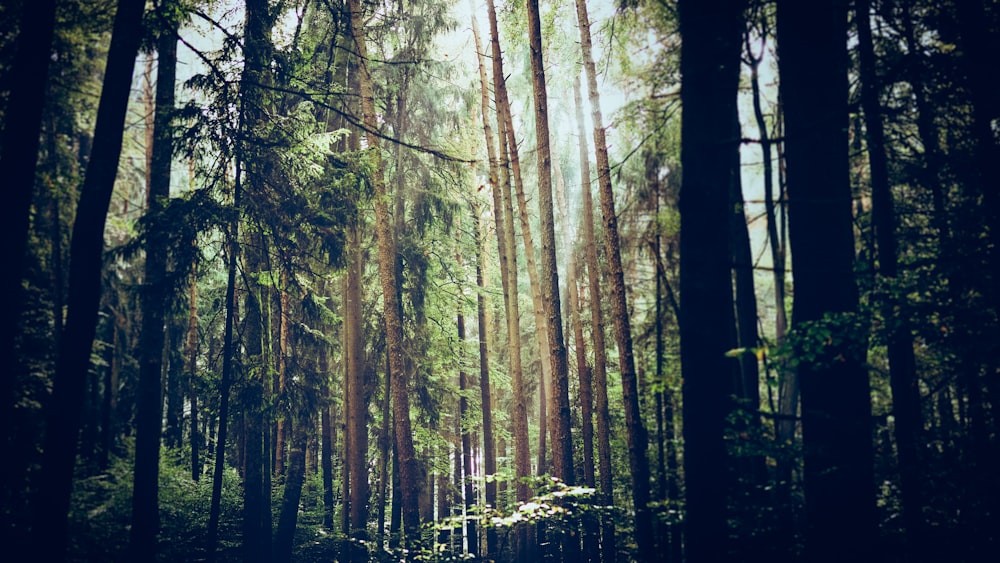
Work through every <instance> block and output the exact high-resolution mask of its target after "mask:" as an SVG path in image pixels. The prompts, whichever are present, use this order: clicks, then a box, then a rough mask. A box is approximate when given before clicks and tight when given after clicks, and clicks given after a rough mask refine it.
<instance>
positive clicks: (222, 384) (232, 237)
mask: <svg viewBox="0 0 1000 563" xmlns="http://www.w3.org/2000/svg"><path fill="white" fill-rule="evenodd" d="M241 176H242V166H241V165H240V163H239V161H238V160H237V163H236V179H235V184H234V186H233V208H234V209H235V210H236V212H237V218H235V219H233V221H232V222H231V223H230V225H229V230H228V232H227V233H226V247H227V251H228V254H229V256H228V264H227V266H226V271H227V278H226V323H225V328H224V332H223V345H222V374H221V376H220V381H219V422H218V428H217V430H216V434H215V467H214V469H213V472H212V500H211V505H210V508H209V516H208V532H207V540H206V549H205V552H206V553H207V558H208V560H209V561H210V562H212V561H215V555H216V554H215V549H216V545H217V543H218V536H219V518H220V516H221V514H222V474H223V471H224V470H225V467H226V465H225V464H226V461H225V457H226V439H227V437H228V436H227V433H228V428H229V388H230V386H231V385H232V372H233V357H234V356H235V353H236V342H235V340H234V334H233V322H234V320H235V317H236V268H237V265H238V264H239V253H240V249H239V242H238V241H239V226H240V220H239V216H238V213H239V211H240V210H241V206H242V199H243V194H242V191H243V190H242V186H241V180H242V177H241ZM209 356H211V354H209Z"/></svg>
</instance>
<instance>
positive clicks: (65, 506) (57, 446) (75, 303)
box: [3, 0, 145, 561]
mask: <svg viewBox="0 0 1000 563" xmlns="http://www.w3.org/2000/svg"><path fill="white" fill-rule="evenodd" d="M144 5H145V3H144V2H142V1H140V0H121V1H120V2H119V5H118V10H117V12H116V14H115V21H114V28H113V30H112V35H111V46H110V47H109V50H108V62H107V66H106V67H105V74H104V84H103V87H102V89H101V100H100V102H99V105H98V109H97V123H96V127H95V130H94V146H93V149H92V151H91V157H90V165H89V166H88V167H87V172H86V176H85V178H84V181H83V188H82V190H81V193H80V201H79V203H78V205H77V211H76V221H75V222H74V224H73V238H72V243H71V246H70V269H69V284H68V288H69V295H68V299H67V307H68V314H67V318H66V330H65V332H64V333H63V340H62V347H61V348H60V350H59V358H58V360H57V362H56V372H55V376H54V377H53V382H52V396H51V397H50V398H49V400H48V403H47V404H46V406H45V413H46V414H45V417H46V424H45V429H46V432H45V442H44V449H43V457H42V467H41V474H40V476H39V487H38V490H39V493H38V496H37V498H36V499H35V517H34V526H33V528H32V532H33V533H34V534H35V538H34V541H33V544H34V545H35V546H36V547H37V549H38V551H36V556H37V557H38V558H39V559H40V560H44V561H56V560H62V559H63V558H65V556H66V548H67V541H68V512H69V501H70V492H71V490H72V486H73V465H74V462H75V460H76V451H77V435H78V433H79V431H80V418H81V415H82V410H83V400H82V399H83V396H84V392H85V386H86V382H87V372H88V370H89V367H90V354H91V349H92V346H93V343H94V334H95V332H96V330H97V311H98V307H99V305H100V299H101V266H102V264H103V260H102V254H103V250H104V225H105V220H106V218H107V212H108V206H109V204H110V202H111V194H112V191H113V189H114V184H115V177H116V176H117V172H118V158H119V156H120V155H121V146H122V136H123V132H124V123H125V112H126V109H127V106H128V98H129V92H130V88H131V85H132V71H133V69H134V67H135V56H136V53H137V52H138V49H139V41H140V38H141V37H140V36H141V20H142V11H143V7H144ZM44 12H45V10H44V9H42V13H44ZM43 50H44V51H45V52H46V56H47V51H48V49H47V48H44V47H43ZM34 95H37V96H38V97H39V98H41V97H42V94H40V93H34ZM25 111H28V110H25ZM6 115H9V110H8V113H7V114H6ZM10 127H11V126H10V124H8V128H10ZM27 138H28V139H31V138H34V139H36V141H35V143H37V138H38V135H37V128H36V129H35V132H34V133H31V134H30V135H27ZM19 143H24V144H28V143H31V141H30V140H25V139H17V140H13V141H11V142H9V143H8V142H4V145H3V146H4V147H5V149H6V148H7V147H9V146H11V145H14V144H19ZM34 152H36V153H37V144H36V146H35V151H34ZM36 157H37V155H35V154H32V155H30V158H31V160H32V162H34V161H35V159H36ZM24 158H29V156H28V155H25V156H24ZM31 168H32V169H33V168H34V167H33V166H32V167H31ZM22 179H23V180H24V182H25V183H24V185H30V184H31V180H32V178H31V176H30V175H29V176H25V177H23V178H22ZM29 191H30V190H29ZM29 200H30V194H29ZM16 234H17V233H12V236H15V235H16ZM21 252H22V253H23V249H22V250H21ZM12 277H13V276H12ZM19 283H20V278H19V276H18V284H19ZM8 295H14V292H11V293H9V294H8ZM8 322H9V321H8ZM6 377H7V376H5V378H6Z"/></svg>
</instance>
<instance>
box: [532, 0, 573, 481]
mask: <svg viewBox="0 0 1000 563" xmlns="http://www.w3.org/2000/svg"><path fill="white" fill-rule="evenodd" d="M528 42H529V44H530V51H531V74H532V92H533V95H534V99H535V136H536V138H537V140H538V157H537V162H538V213H539V216H540V221H541V239H542V249H541V254H540V255H539V258H540V263H539V267H540V268H539V274H540V278H541V288H542V304H543V306H544V310H545V317H546V323H547V334H548V337H549V358H550V360H551V363H552V386H553V389H552V393H553V394H554V396H555V401H554V405H555V408H556V413H555V419H554V421H555V424H556V426H555V428H554V429H553V433H552V436H553V440H552V462H553V469H554V470H555V471H554V473H555V475H556V477H559V478H560V479H562V480H563V482H565V483H566V484H569V485H572V484H573V482H574V480H575V479H574V476H573V440H572V437H571V435H570V409H569V364H568V362H567V359H566V344H565V340H564V338H563V325H562V309H561V303H560V298H559V272H558V271H557V269H556V234H555V217H554V211H553V209H554V206H553V203H552V155H551V147H550V146H549V110H548V96H547V94H546V91H545V68H544V66H543V64H542V32H541V22H540V19H539V14H538V0H528Z"/></svg>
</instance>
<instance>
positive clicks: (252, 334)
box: [240, 166, 271, 562]
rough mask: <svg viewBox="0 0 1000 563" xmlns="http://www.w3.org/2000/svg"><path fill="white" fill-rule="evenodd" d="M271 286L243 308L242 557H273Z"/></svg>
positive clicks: (254, 292) (252, 253)
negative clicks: (267, 405) (267, 331)
mask: <svg viewBox="0 0 1000 563" xmlns="http://www.w3.org/2000/svg"><path fill="white" fill-rule="evenodd" d="M247 181H248V182H249V187H250V188H251V189H253V190H255V189H256V188H258V187H259V185H258V186H255V185H254V184H255V182H256V181H259V178H258V179H255V178H254V177H253V175H252V173H251V171H250V167H249V166H248V168H247ZM248 234H250V235H251V236H252V237H253V238H254V239H255V240H252V241H250V242H249V244H248V245H247V251H246V253H245V257H246V258H245V260H246V268H247V270H249V271H251V272H258V271H260V257H259V255H258V254H257V253H258V252H259V250H258V249H259V248H260V242H261V241H260V237H261V235H260V234H259V233H248ZM267 290H268V288H266V287H261V286H254V287H250V288H248V291H247V297H246V302H245V304H244V307H245V309H246V314H245V317H244V319H243V322H244V325H245V326H244V329H243V342H242V344H243V348H244V350H245V359H244V363H245V364H246V366H247V372H248V373H247V377H246V381H245V383H244V388H243V391H242V396H241V397H240V403H241V410H242V411H243V413H244V416H245V420H246V429H245V432H246V438H245V441H244V450H245V454H244V456H245V457H244V463H245V469H244V479H243V560H244V561H246V562H251V561H259V562H263V561H267V559H268V558H269V557H270V547H271V546H270V543H271V542H270V539H271V534H270V527H269V526H268V527H267V528H266V529H265V525H264V517H265V515H266V517H267V518H268V524H270V510H268V509H267V507H268V504H269V503H268V501H267V500H265V498H264V497H265V495H267V498H268V499H270V494H271V491H270V487H268V486H266V479H265V477H266V475H265V474H266V473H268V471H267V469H266V464H267V458H268V457H269V448H268V447H267V439H266V429H265V425H266V424H267V417H266V416H265V413H264V397H265V392H266V390H265V384H266V382H265V379H266V378H267V371H268V370H267V369H266V366H265V360H264V357H263V355H264V346H263V337H264V336H263V312H262V311H261V305H262V301H263V299H262V298H261V297H260V294H263V293H266V292H267Z"/></svg>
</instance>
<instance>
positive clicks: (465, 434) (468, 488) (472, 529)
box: [458, 217, 479, 557]
mask: <svg viewBox="0 0 1000 563" xmlns="http://www.w3.org/2000/svg"><path fill="white" fill-rule="evenodd" d="M478 219H479V218H478V217H477V218H476V220H478ZM459 258H461V257H459ZM459 263H460V264H461V260H459ZM458 342H459V346H460V347H462V346H463V345H464V344H465V315H463V314H462V307H461V305H460V306H459V310H458ZM459 361H461V358H459ZM468 388H469V383H468V376H467V375H466V373H465V370H464V369H461V368H460V369H459V371H458V389H459V390H460V391H461V392H462V394H461V395H459V399H458V415H459V429H460V430H461V436H462V471H461V474H462V490H463V494H464V497H465V514H464V516H471V514H472V506H473V504H474V503H475V501H476V498H475V496H474V495H473V490H472V430H471V429H470V428H468V427H467V426H469V421H468V420H467V419H466V416H467V415H468V410H469V402H468V400H467V399H466V398H465V391H466V390H467V389H468ZM466 530H467V532H466V533H467V537H468V540H469V555H471V556H473V557H478V556H479V539H478V535H477V534H476V521H475V520H472V519H471V518H469V519H468V520H466ZM461 543H462V542H461V536H459V548H461Z"/></svg>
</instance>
